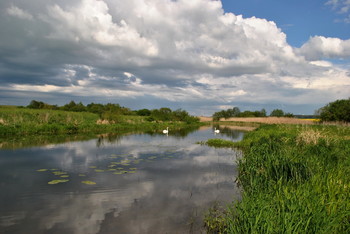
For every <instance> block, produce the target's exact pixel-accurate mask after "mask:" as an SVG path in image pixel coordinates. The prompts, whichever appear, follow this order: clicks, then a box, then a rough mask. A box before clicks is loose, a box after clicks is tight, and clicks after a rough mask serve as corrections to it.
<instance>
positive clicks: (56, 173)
mask: <svg viewBox="0 0 350 234" xmlns="http://www.w3.org/2000/svg"><path fill="white" fill-rule="evenodd" d="M52 173H53V174H54V175H58V176H60V175H66V174H67V172H64V171H54V172H52Z"/></svg>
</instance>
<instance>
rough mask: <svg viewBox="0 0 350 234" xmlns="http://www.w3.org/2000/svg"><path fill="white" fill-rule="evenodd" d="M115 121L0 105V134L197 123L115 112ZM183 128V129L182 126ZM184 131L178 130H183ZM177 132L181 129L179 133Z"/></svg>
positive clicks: (85, 131)
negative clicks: (147, 119) (155, 119)
mask: <svg viewBox="0 0 350 234" xmlns="http://www.w3.org/2000/svg"><path fill="white" fill-rule="evenodd" d="M116 119H117V121H113V122H112V121H101V120H100V117H99V116H98V115H97V114H93V113H88V112H69V111H60V110H37V109H27V108H19V107H14V106H0V138H5V139H9V138H11V137H19V136H20V137H23V136H33V135H59V134H66V135H67V134H70V135H76V134H98V133H123V132H127V131H152V132H154V131H158V130H161V129H164V128H166V127H169V128H170V129H172V130H176V129H181V128H186V129H189V128H193V127H194V126H199V125H201V123H196V124H191V127H189V125H188V124H186V123H184V122H148V121H146V120H145V117H141V116H123V115H121V116H118V118H116ZM186 131H187V130H186ZM186 131H185V132H183V133H182V134H186ZM179 134H181V133H179Z"/></svg>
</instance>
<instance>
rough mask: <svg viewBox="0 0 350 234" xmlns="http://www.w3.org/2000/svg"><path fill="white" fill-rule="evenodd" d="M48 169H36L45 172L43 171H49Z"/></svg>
mask: <svg viewBox="0 0 350 234" xmlns="http://www.w3.org/2000/svg"><path fill="white" fill-rule="evenodd" d="M47 170H48V169H38V170H36V171H38V172H43V171H47Z"/></svg>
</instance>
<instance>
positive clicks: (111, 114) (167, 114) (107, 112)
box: [27, 100, 199, 123]
mask: <svg viewBox="0 0 350 234" xmlns="http://www.w3.org/2000/svg"><path fill="white" fill-rule="evenodd" d="M27 108H31V109H50V110H63V111H74V112H91V113H95V114H98V115H99V116H100V118H101V119H105V120H110V121H115V122H118V120H119V119H120V116H123V115H124V116H125V115H129V116H130V115H132V116H143V117H145V120H146V121H150V122H152V121H181V122H187V123H193V122H199V119H198V118H197V117H195V116H191V115H189V113H188V112H187V111H185V110H182V109H177V110H175V111H173V110H171V109H170V108H167V107H162V108H160V109H152V110H149V109H141V110H131V109H130V108H127V107H123V106H120V105H119V104H115V103H107V104H99V103H93V102H92V103H90V104H88V105H86V106H85V105H84V104H83V103H81V102H79V103H76V102H74V101H71V102H69V103H67V104H65V105H63V106H58V105H50V104H47V103H44V102H41V101H36V100H32V101H31V102H30V103H29V105H28V106H27Z"/></svg>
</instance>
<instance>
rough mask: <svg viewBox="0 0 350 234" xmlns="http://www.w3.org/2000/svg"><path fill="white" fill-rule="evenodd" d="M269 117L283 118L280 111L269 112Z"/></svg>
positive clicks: (282, 113)
mask: <svg viewBox="0 0 350 234" xmlns="http://www.w3.org/2000/svg"><path fill="white" fill-rule="evenodd" d="M270 116H274V117H283V116H284V112H283V110H281V109H274V110H273V111H271V114H270Z"/></svg>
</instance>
